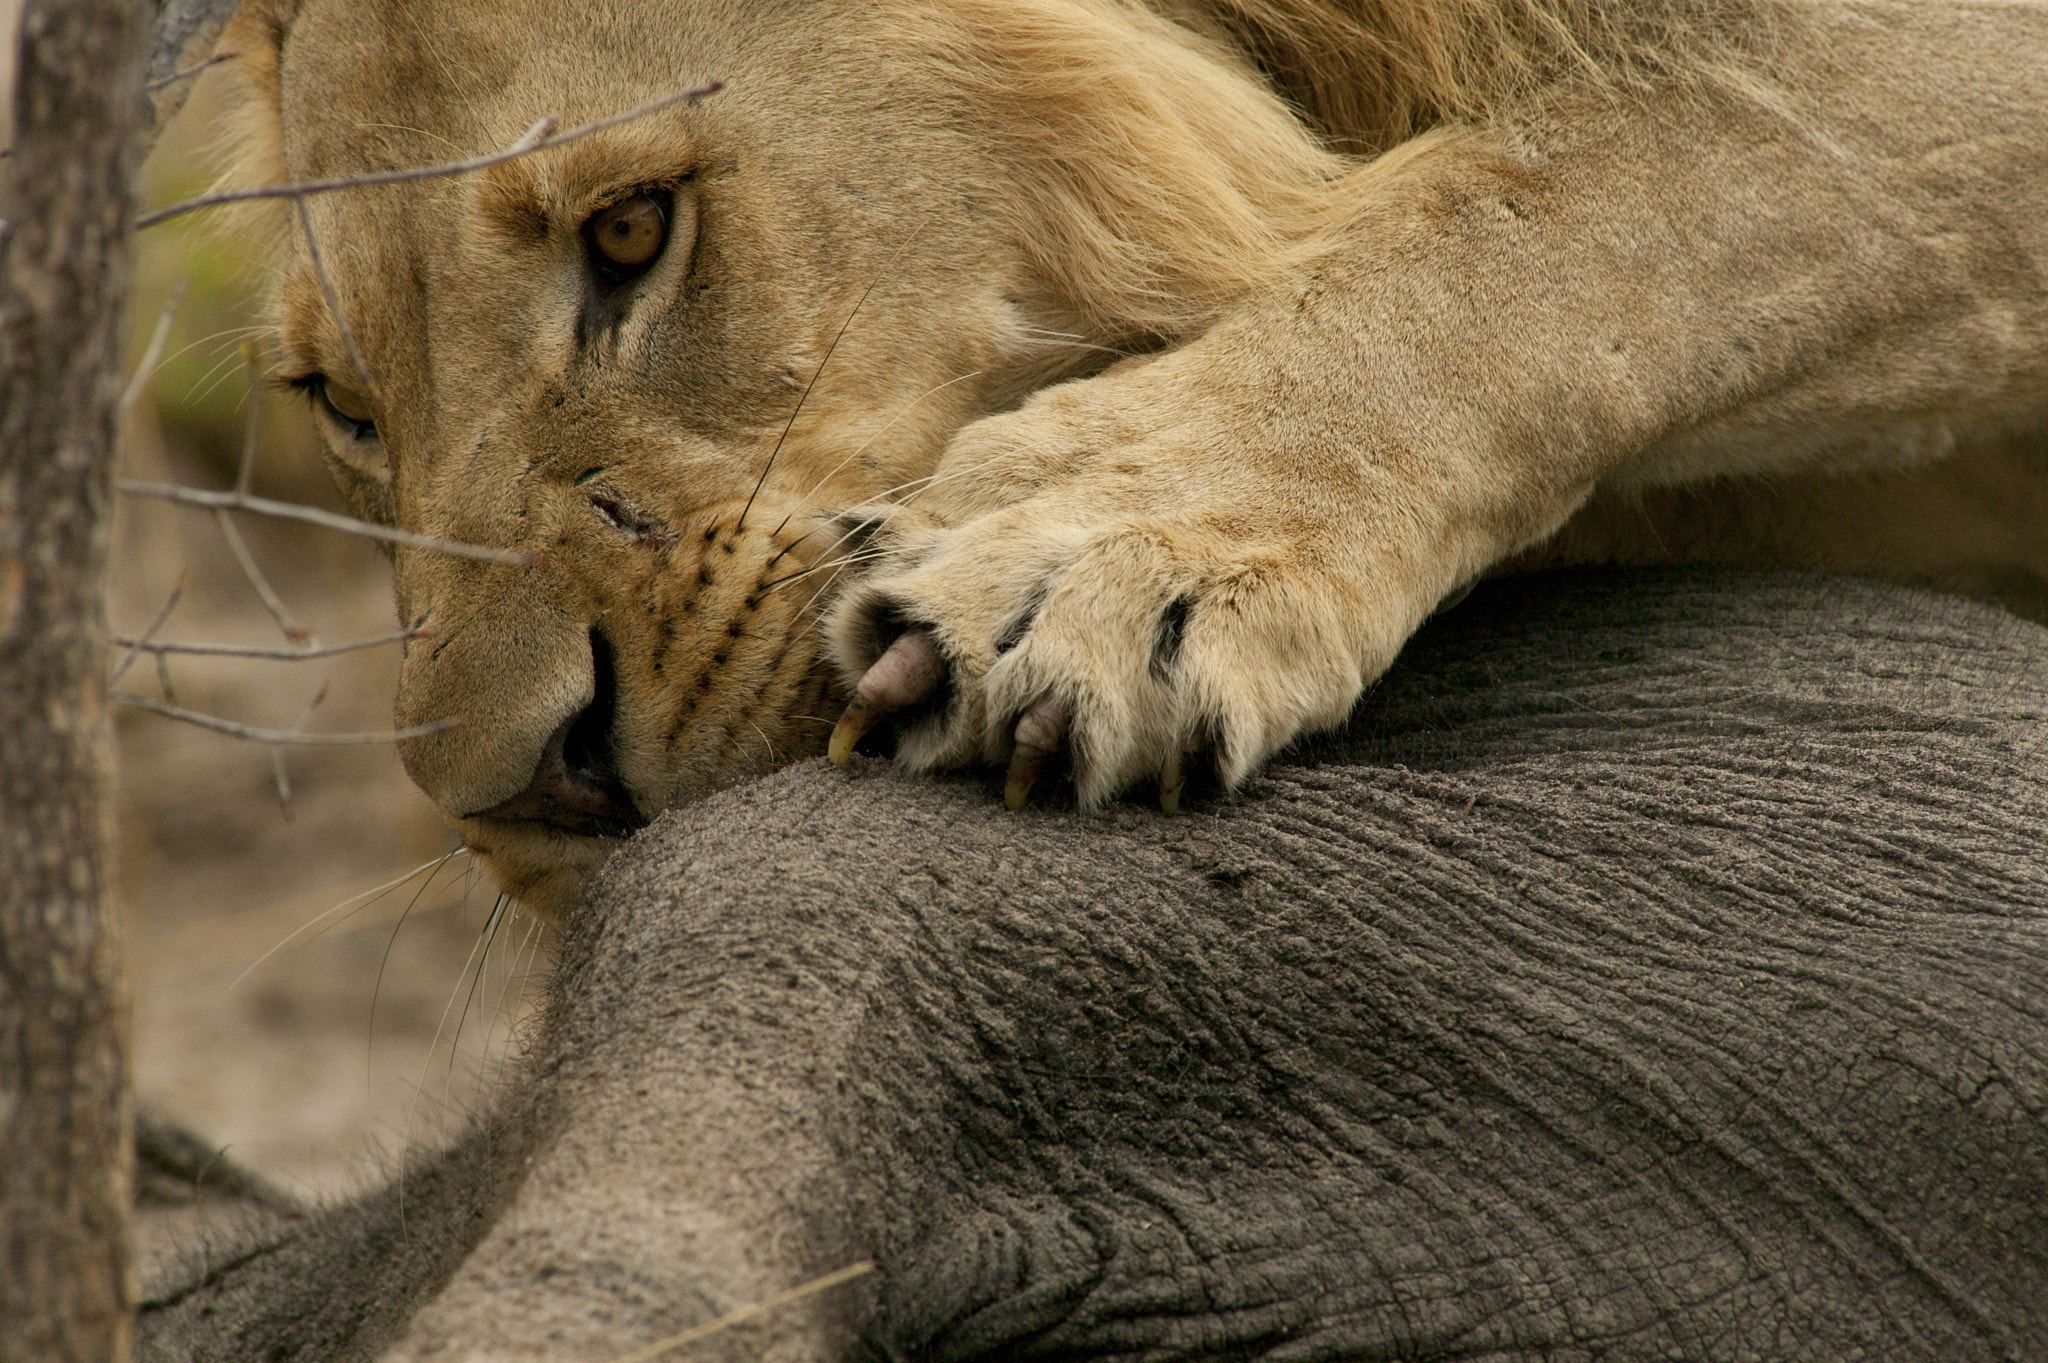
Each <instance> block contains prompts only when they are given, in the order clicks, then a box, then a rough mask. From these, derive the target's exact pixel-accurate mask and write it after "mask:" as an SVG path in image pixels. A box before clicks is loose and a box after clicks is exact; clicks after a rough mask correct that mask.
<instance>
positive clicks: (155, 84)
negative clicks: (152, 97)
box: [142, 52, 242, 95]
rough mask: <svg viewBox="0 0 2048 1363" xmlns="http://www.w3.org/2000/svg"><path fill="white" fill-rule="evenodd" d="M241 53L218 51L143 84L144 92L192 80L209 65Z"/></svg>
mask: <svg viewBox="0 0 2048 1363" xmlns="http://www.w3.org/2000/svg"><path fill="white" fill-rule="evenodd" d="M241 55H242V54H241V53H239V52H216V53H214V54H213V55H212V56H211V57H208V58H207V59H206V60H205V61H203V62H199V63H197V64H195V65H192V66H188V67H186V68H185V69H184V70H183V71H173V72H171V74H170V75H168V76H159V77H158V78H157V79H155V80H153V81H151V82H150V83H149V84H147V85H145V86H143V87H142V93H144V94H146V95H147V94H153V93H155V92H156V91H158V90H161V89H163V88H164V87H165V86H167V85H176V84H177V83H178V82H179V81H181V80H190V79H192V78H193V77H194V76H196V75H198V74H199V73H200V72H202V71H204V70H205V69H206V68H207V67H209V66H219V65H220V64H221V63H222V62H231V61H233V60H234V59H235V58H237V57H239V56H241Z"/></svg>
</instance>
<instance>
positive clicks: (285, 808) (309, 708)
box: [270, 682, 327, 823]
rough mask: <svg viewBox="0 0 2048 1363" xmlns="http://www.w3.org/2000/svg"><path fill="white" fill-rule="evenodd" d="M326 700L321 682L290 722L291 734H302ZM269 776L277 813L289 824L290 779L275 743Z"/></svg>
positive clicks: (290, 802)
mask: <svg viewBox="0 0 2048 1363" xmlns="http://www.w3.org/2000/svg"><path fill="white" fill-rule="evenodd" d="M326 699H327V683H326V682H321V683H320V689H319V690H318V691H315V692H314V693H313V699H312V700H310V701H308V702H306V708H305V709H304V710H301V711H300V712H299V717H298V719H296V720H294V721H293V722H292V727H291V732H292V733H295V734H296V733H301V732H303V731H304V730H305V727H306V725H307V723H308V722H310V721H311V720H312V718H313V712H314V711H315V710H317V709H319V708H320V706H321V704H322V702H324V701H325V700H326ZM270 774H271V776H272V777H274V778H275V779H276V781H277V809H278V812H279V813H280V814H282V815H284V817H285V822H287V823H289V822H291V817H292V778H291V777H290V776H289V775H288V774H286V772H285V769H284V749H283V748H282V747H280V746H279V745H277V744H275V743H273V744H271V745H270Z"/></svg>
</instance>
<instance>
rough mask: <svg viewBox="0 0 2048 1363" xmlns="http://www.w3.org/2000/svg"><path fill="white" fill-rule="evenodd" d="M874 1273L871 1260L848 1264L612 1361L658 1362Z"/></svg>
mask: <svg viewBox="0 0 2048 1363" xmlns="http://www.w3.org/2000/svg"><path fill="white" fill-rule="evenodd" d="M874 1271H875V1263H874V1260H872V1259H863V1260H861V1261H860V1262H859V1263H857V1264H848V1265H847V1266H846V1267H845V1268H842V1269H840V1270H838V1271H837V1272H835V1273H827V1274H826V1275H825V1276H824V1277H822V1278H813V1279H811V1280H810V1281H809V1282H807V1283H799V1284H798V1285H797V1286H795V1287H792V1288H788V1289H785V1290H784V1291H781V1292H777V1293H776V1294H775V1295H774V1296H772V1297H763V1298H762V1299H761V1300H759V1301H757V1302H755V1303H753V1304H752V1305H750V1306H742V1307H740V1308H739V1309H738V1310H737V1311H728V1312H726V1313H725V1314H724V1315H722V1316H718V1317H716V1318H714V1319H712V1320H707V1321H705V1322H704V1323H703V1324H702V1325H697V1326H692V1327H691V1328H690V1329H688V1330H685V1331H683V1332H682V1333H681V1334H679V1335H670V1336H669V1337H668V1338H667V1339H661V1340H656V1341H655V1342H654V1343H652V1344H649V1345H648V1346H647V1347H646V1348H644V1349H635V1350H634V1351H633V1352H632V1353H629V1354H627V1355H626V1356H625V1357H623V1358H619V1359H615V1360H613V1363H650V1360H652V1359H656V1358H659V1357H661V1356H662V1355H663V1354H665V1353H668V1352H669V1351H670V1350H672V1349H680V1348H682V1347H683V1346H684V1345H685V1344H694V1343H696V1342H697V1341H698V1340H700V1339H702V1338H704V1337H705V1336H706V1335H715V1334H717V1333H718V1332H719V1331H721V1330H730V1329H731V1328H732V1327H733V1326H735V1325H740V1324H744V1323H745V1322H747V1321H750V1320H752V1319H753V1318H754V1317H756V1316H759V1315H765V1314H766V1313H767V1312H770V1311H773V1310H774V1309H775V1308H776V1307H778V1306H787V1305H789V1304H790V1303H791V1302H793V1301H801V1300H803V1299H804V1298H805V1297H809V1296H813V1295H815V1294H817V1293H819V1292H823V1291H825V1290H826V1289H827V1288H831V1287H837V1286H839V1284H841V1283H846V1282H852V1281H853V1280H854V1279H855V1278H861V1277H865V1276H867V1275H868V1274H870V1273H873V1272H874Z"/></svg>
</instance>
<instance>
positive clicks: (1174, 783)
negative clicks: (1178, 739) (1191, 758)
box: [1159, 748, 1188, 814]
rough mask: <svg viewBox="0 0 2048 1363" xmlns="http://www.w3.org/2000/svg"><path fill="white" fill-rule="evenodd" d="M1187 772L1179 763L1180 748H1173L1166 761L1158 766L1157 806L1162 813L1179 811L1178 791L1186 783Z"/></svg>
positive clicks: (1176, 812)
mask: <svg viewBox="0 0 2048 1363" xmlns="http://www.w3.org/2000/svg"><path fill="white" fill-rule="evenodd" d="M1187 779H1188V778H1187V772H1186V771H1185V770H1183V768H1182V765H1181V752H1180V749H1178V748H1175V749H1174V750H1173V751H1172V752H1169V753H1168V754H1167V755H1166V761H1165V762H1164V763H1163V764H1162V765H1161V766H1160V768H1159V808H1160V810H1161V811H1162V812H1163V813H1167V814H1178V813H1180V793H1181V790H1182V789H1183V788H1184V787H1185V786H1186V785H1187Z"/></svg>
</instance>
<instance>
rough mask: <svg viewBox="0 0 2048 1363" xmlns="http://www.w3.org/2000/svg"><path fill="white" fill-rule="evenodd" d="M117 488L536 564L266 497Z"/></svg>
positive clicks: (155, 486) (522, 556)
mask: <svg viewBox="0 0 2048 1363" xmlns="http://www.w3.org/2000/svg"><path fill="white" fill-rule="evenodd" d="M117 486H118V487H119V488H120V490H121V491H123V492H125V493H127V494H128V495H129V496H131V497H156V498H160V499H161V500H163V501H166V502H177V503H179V504H180V505H182V506H203V507H205V508H207V509H208V510H223V511H246V512H248V513H249V514H250V515H252V516H272V517H275V518H276V519H278V520H285V521H304V522H305V523H306V524H307V525H317V526H321V527H324V528H325V529H328V530H338V531H340V532H341V533H342V534H344V535H355V536H357V537H359V538H361V539H371V540H384V541H386V542H387V543H390V544H402V545H405V546H406V547H407V548H409V549H431V550H433V551H434V552H436V553H441V554H453V555H454V556H455V557H456V558H473V559H476V560H477V561H479V562H481V563H503V564H509V565H510V566H512V567H515V568H523V567H525V566H526V565H527V564H529V563H532V562H533V561H534V555H532V554H529V553H526V552H524V551H523V550H519V549H487V548H485V547H484V546H482V545H479V544H464V543H463V542H462V541H461V540H451V539H443V538H441V537H440V536H439V535H416V534H414V533H413V532H412V531H410V530H400V529H399V528H398V527H396V526H392V525H379V524H377V523H376V522H375V521H359V520H357V519H355V517H353V516H337V515H335V514H334V513H333V512H332V511H322V510H320V508H318V507H314V506H300V505H299V504H298V503H297V502H274V501H271V500H270V499H269V498H267V497H250V496H245V495H244V494H242V493H239V492H208V491H207V490H205V489H204V488H196V487H178V486H176V485H175V484H172V483H143V482H138V481H136V480H135V479H133V478H123V479H122V480H121V481H120V482H119V483H118V484H117Z"/></svg>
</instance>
